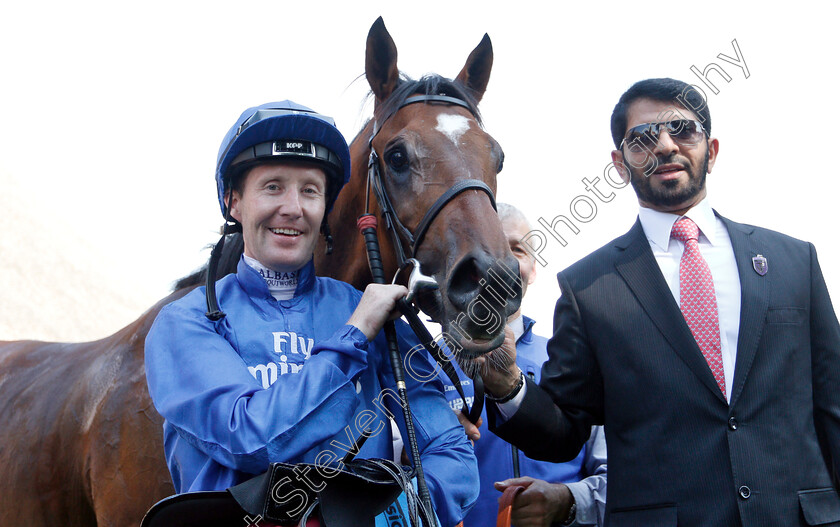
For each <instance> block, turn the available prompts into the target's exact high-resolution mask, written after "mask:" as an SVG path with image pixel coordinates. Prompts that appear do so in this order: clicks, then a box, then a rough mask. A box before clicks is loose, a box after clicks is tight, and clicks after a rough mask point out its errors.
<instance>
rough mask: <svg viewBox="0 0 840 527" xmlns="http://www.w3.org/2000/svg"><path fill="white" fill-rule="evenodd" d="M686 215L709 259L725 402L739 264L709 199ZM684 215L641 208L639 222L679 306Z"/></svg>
mask: <svg viewBox="0 0 840 527" xmlns="http://www.w3.org/2000/svg"><path fill="white" fill-rule="evenodd" d="M685 216H686V217H688V218H691V220H692V221H693V222H694V223H696V224H697V227H698V228H699V229H700V236H699V239H698V245H699V247H700V254H701V255H702V256H703V258H704V259H705V260H706V263H707V264H708V266H709V270H710V271H711V273H712V280H713V281H714V285H715V297H716V298H717V305H718V324H719V326H720V352H721V359H722V360H723V376H724V379H725V380H726V400H727V401H729V399H730V397H731V396H732V381H733V379H734V378H735V356H736V354H737V351H738V326H739V325H740V323H741V280H740V278H739V277H738V265H737V263H736V262H735V253H734V252H733V250H732V240H730V239H729V231H727V230H726V225H724V223H723V221H721V219H720V218H718V217H717V216H715V213H714V212H713V211H712V207H711V205H709V200H708V198H707V199H704V200H703V201H701V202H700V203H698V204H697V205H695V206H694V207H692V208H691V209H690V210H689V211H688V212H686V213H685ZM681 217H682V216H677V215H676V214H670V213H667V212H659V211H655V210H653V209H648V208H645V207H639V221H640V222H641V223H642V229H643V230H644V231H645V236H646V237H647V239H648V243H650V248H651V250H652V251H653V256H654V258H655V259H656V263H657V264H658V265H659V269H660V271H662V276H663V277H665V282H666V283H667V284H668V288H669V289H670V290H671V294H672V295H674V300H675V301H676V302H677V306H679V304H680V258H682V253H683V247H684V246H685V244H684V243H683V242H681V241H679V240H675V239H672V238H671V228H672V227H673V226H674V223H676V221H677V220H678V219H680V218H681ZM525 391H526V390H525V387H524V386H523V389H522V390H519V393H518V394H517V395H516V397H514V398H513V399H512V400H510V401H508V402H506V403H502V404H499V405H497V406H498V408H499V413H500V414H501V416H502V418H503V419H505V420H506V419H510V417H511V416H512V415H513V414H514V413H516V410H518V409H519V406H520V405H521V404H522V399H524V398H525Z"/></svg>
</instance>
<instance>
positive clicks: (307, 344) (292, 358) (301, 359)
mask: <svg viewBox="0 0 840 527" xmlns="http://www.w3.org/2000/svg"><path fill="white" fill-rule="evenodd" d="M272 336H273V337H274V353H276V354H277V355H278V357H277V360H276V361H274V362H268V363H266V364H258V365H256V366H248V371H249V372H251V375H253V376H254V378H255V379H257V380H258V381H260V382H261V383H262V385H263V388H268V387H269V386H271V385H272V384H274V382H275V381H276V380H277V375H278V374H279V375H286V374H287V373H298V372H299V371H300V370H301V368H303V364H304V363H305V362H306V361H307V360H309V356H310V355H311V354H312V346H313V345H314V344H315V341H314V340H312V339H310V338H306V337H301V336H299V335H298V334H297V333H295V332H294V331H277V332H274V333H272Z"/></svg>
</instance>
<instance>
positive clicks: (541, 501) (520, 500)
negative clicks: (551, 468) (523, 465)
mask: <svg viewBox="0 0 840 527" xmlns="http://www.w3.org/2000/svg"><path fill="white" fill-rule="evenodd" d="M516 485H518V486H520V487H525V490H524V491H522V492H520V493H519V494H517V495H516V498H514V500H513V509H512V511H511V515H510V523H512V524H513V525H515V526H516V527H548V526H550V525H551V524H552V523H554V522H562V521H564V520H565V519H566V518H567V517H568V516H569V509H571V508H572V492H571V491H570V490H569V487H567V486H566V485H563V484H562V483H549V482H547V481H543V480H541V479H534V478H527V477H525V478H512V479H506V480H504V481H499V482H496V483H494V484H493V486H494V487H496V490H498V491H500V492H504V491H505V489H506V488H508V487H513V486H516Z"/></svg>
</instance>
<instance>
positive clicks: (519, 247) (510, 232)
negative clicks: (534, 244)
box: [502, 217, 537, 297]
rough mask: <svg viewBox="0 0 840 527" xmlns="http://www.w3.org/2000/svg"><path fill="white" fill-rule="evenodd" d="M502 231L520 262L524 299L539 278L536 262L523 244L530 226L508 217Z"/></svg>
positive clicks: (511, 250)
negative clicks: (530, 286) (527, 291)
mask: <svg viewBox="0 0 840 527" xmlns="http://www.w3.org/2000/svg"><path fill="white" fill-rule="evenodd" d="M502 230H504V231H505V236H506V237H507V239H508V243H509V244H510V252H512V253H513V256H515V257H516V259H517V260H518V261H519V276H520V277H521V278H522V296H523V297H524V296H525V291H526V290H527V289H528V286H529V285H531V284H532V283H534V280H536V278H537V267H536V261H535V260H534V257H533V256H531V253H529V252H528V251H527V250H526V249H525V246H524V245H523V243H522V240H523V239H524V238H525V237H526V236H528V232H529V229H528V225H527V224H526V223H525V222H524V221H521V220H519V219H518V218H513V217H508V218H505V220H504V221H502Z"/></svg>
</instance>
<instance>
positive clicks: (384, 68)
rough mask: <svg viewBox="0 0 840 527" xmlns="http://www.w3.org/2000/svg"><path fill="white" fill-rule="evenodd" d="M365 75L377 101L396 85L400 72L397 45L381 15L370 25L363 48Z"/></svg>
mask: <svg viewBox="0 0 840 527" xmlns="http://www.w3.org/2000/svg"><path fill="white" fill-rule="evenodd" d="M365 75H366V76H367V80H368V84H370V89H371V90H373V94H374V95H375V96H376V101H377V102H382V101H384V100H385V99H387V98H388V96H390V95H391V93H392V92H393V91H394V88H396V87H397V82H398V81H399V75H400V72H399V70H398V69H397V46H396V45H395V44H394V39H392V38H391V35H390V34H389V33H388V30H387V29H385V22H383V21H382V17H379V18H377V19H376V22H374V23H373V25H372V26H370V32H368V37H367V49H366V50H365Z"/></svg>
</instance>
